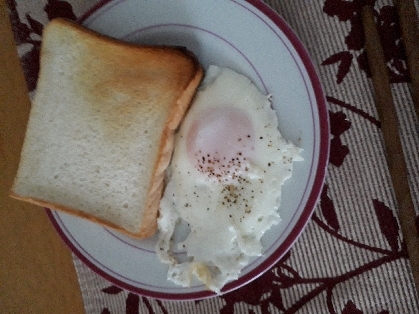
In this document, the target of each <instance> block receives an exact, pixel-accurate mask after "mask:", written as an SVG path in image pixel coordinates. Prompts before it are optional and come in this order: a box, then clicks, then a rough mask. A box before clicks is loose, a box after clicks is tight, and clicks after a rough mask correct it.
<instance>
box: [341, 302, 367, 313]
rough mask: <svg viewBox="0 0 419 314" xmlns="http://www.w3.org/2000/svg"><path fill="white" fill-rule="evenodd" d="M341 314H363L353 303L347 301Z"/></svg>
mask: <svg viewBox="0 0 419 314" xmlns="http://www.w3.org/2000/svg"><path fill="white" fill-rule="evenodd" d="M342 314H363V312H362V311H361V310H359V309H358V308H357V307H356V305H355V304H354V302H353V301H351V300H349V301H348V302H347V303H346V305H345V307H344V308H343V310H342Z"/></svg>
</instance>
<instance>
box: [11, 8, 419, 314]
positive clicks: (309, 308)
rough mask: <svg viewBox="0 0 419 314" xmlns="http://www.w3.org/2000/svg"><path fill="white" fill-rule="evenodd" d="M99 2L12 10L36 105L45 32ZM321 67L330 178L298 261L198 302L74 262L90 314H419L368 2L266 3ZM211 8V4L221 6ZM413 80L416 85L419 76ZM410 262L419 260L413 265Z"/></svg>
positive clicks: (392, 62)
mask: <svg viewBox="0 0 419 314" xmlns="http://www.w3.org/2000/svg"><path fill="white" fill-rule="evenodd" d="M98 3H99V1H97V0H88V1H81V0H69V1H61V0H43V1H29V0H7V5H8V8H9V14H10V20H11V23H12V27H13V31H14V35H15V40H16V45H17V50H18V53H19V56H20V59H21V64H22V68H23V70H24V73H25V77H26V81H27V85H28V88H29V90H30V93H31V95H32V94H33V92H34V90H35V88H36V80H37V73H38V70H39V48H40V43H41V39H42V28H43V25H44V24H46V23H47V22H48V20H51V19H53V18H55V17H66V18H70V19H73V20H77V19H78V18H80V17H81V16H83V15H84V14H85V13H86V12H87V11H89V10H90V9H92V8H94V7H95V6H97V4H98ZM266 3H267V4H268V5H269V6H271V7H272V8H273V9H274V10H275V11H276V12H278V13H279V14H280V15H281V16H282V18H283V19H284V20H285V21H286V22H287V23H288V24H289V25H290V26H291V27H292V28H293V29H294V31H295V32H296V34H297V35H298V37H299V38H300V39H301V41H302V42H303V44H304V45H305V47H306V48H307V51H308V53H309V55H310V56H311V58H312V61H313V63H314V64H315V66H316V68H317V71H318V74H319V77H320V79H321V82H322V84H323V88H324V92H325V95H326V101H327V105H328V109H329V115H330V127H331V150H330V159H329V166H328V173H327V177H326V181H325V185H324V188H323V190H322V193H321V195H320V199H319V202H318V205H317V207H316V209H315V212H314V214H313V216H312V218H311V220H310V222H309V223H308V225H307V227H306V229H305V231H304V232H303V234H302V235H301V236H300V238H299V239H298V240H297V242H296V243H295V245H294V246H293V247H292V248H291V250H290V251H289V252H288V253H287V254H286V255H285V256H284V257H283V258H282V259H281V260H280V261H279V262H278V263H277V264H276V265H275V266H274V267H273V268H272V269H270V270H269V271H267V272H266V273H265V274H263V275H262V276H261V277H259V278H257V279H256V280H254V281H253V282H251V283H250V284H248V285H246V286H245V287H242V288H240V289H238V290H236V291H233V292H230V293H227V294H225V295H222V296H218V297H214V298H210V299H206V300H198V301H182V302H175V301H164V300H157V299H152V298H148V297H144V296H140V295H137V294H135V293H132V292H130V291H126V290H123V289H121V288H119V287H117V286H116V285H114V284H112V283H110V282H108V281H107V280H105V279H103V278H102V277H100V276H99V275H97V274H96V273H94V272H93V271H92V270H90V269H89V268H88V267H87V266H85V265H84V264H83V262H82V261H81V260H80V259H78V258H77V257H76V256H73V258H74V265H75V268H76V270H77V274H78V279H79V283H80V289H81V291H82V294H83V300H84V305H85V310H86V313H101V314H107V313H156V314H157V313H222V314H226V313H249V314H250V313H331V314H334V313H342V314H361V313H374V314H389V313H419V297H418V294H417V289H416V288H415V285H414V282H413V276H412V269H411V267H410V264H409V256H408V254H407V250H406V246H405V241H404V238H403V235H402V233H401V229H400V225H399V220H398V217H397V205H396V202H395V197H394V192H393V188H392V184H391V179H390V174H389V170H388V167H387V164H386V160H385V150H384V144H383V138H382V133H381V129H380V126H381V125H380V121H379V118H378V115H377V112H376V109H375V105H374V96H373V89H372V84H371V81H370V72H369V66H368V62H367V58H366V53H365V50H364V42H365V40H364V35H363V29H362V22H361V17H360V11H361V7H362V5H363V3H364V1H361V0H269V1H266ZM369 3H371V4H373V5H374V8H375V14H376V18H377V24H378V26H379V32H380V36H381V40H382V43H383V46H384V50H385V57H386V61H387V66H388V71H389V75H390V80H391V83H392V91H393V96H394V100H395V104H396V106H397V110H398V118H399V121H400V125H401V133H402V145H403V149H404V154H405V157H406V161H407V167H408V171H409V178H408V180H409V184H410V188H411V191H412V195H413V198H414V206H415V211H416V217H412V219H415V221H416V226H417V227H418V228H419V215H418V213H419V199H418V195H419V121H418V118H417V117H416V116H415V112H414V107H413V103H412V99H411V96H410V92H409V81H410V78H409V74H408V71H407V66H406V56H405V53H404V49H403V44H402V42H401V40H400V38H401V31H400V27H399V22H398V19H397V12H396V9H395V7H394V6H393V4H392V2H391V1H387V0H377V1H374V0H372V1H369ZM214 5H216V1H214ZM417 75H419V74H418V73H417ZM410 258H419V257H418V256H413V257H412V256H411V257H410Z"/></svg>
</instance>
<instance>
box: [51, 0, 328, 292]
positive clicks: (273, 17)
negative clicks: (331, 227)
mask: <svg viewBox="0 0 419 314" xmlns="http://www.w3.org/2000/svg"><path fill="white" fill-rule="evenodd" d="M121 2H122V1H121V0H115V1H112V0H103V1H100V2H99V3H98V4H97V5H95V6H94V7H93V8H92V9H90V10H89V11H88V12H87V13H86V14H84V15H83V16H82V17H81V18H80V19H79V22H80V23H83V22H85V21H86V20H87V19H88V18H89V17H91V16H92V15H93V14H96V13H97V11H98V10H99V9H101V8H103V7H104V6H105V5H108V6H111V7H114V6H116V5H118V4H119V3H121ZM234 2H236V1H234ZM247 2H248V3H249V4H251V5H252V6H253V7H254V8H256V9H257V10H259V12H261V13H262V14H263V15H264V16H265V17H267V18H268V19H269V20H270V21H271V22H273V23H274V24H275V25H276V26H277V27H278V28H279V29H280V30H281V31H282V33H283V34H284V35H285V36H286V37H287V38H288V40H289V41H290V42H291V44H292V46H293V48H294V49H295V51H296V52H297V55H298V57H299V58H300V60H301V62H302V64H303V66H304V70H305V71H306V73H307V75H308V81H309V82H308V83H306V84H309V85H310V86H312V89H313V92H314V98H315V101H314V104H313V103H312V107H313V106H315V107H316V112H317V114H318V116H319V129H318V130H315V131H316V132H317V133H318V134H319V140H320V143H319V144H317V147H319V153H318V154H319V155H318V161H317V164H316V165H313V167H312V168H313V169H316V172H315V174H313V176H314V179H313V183H312V188H311V191H310V192H309V195H308V198H307V201H306V204H305V205H304V209H303V211H302V213H301V214H300V215H299V217H298V219H297V222H296V224H295V225H294V226H293V228H292V230H291V231H290V232H289V234H288V236H287V237H286V238H285V239H284V240H283V241H282V243H281V244H280V245H279V247H278V248H277V249H276V250H275V251H274V252H273V253H272V254H271V255H270V256H268V257H267V258H266V259H265V260H264V261H263V262H262V263H261V264H259V265H258V266H256V268H254V269H253V270H251V271H250V272H248V273H247V274H245V275H243V276H241V277H240V278H239V279H237V280H235V281H233V282H230V283H228V284H227V285H226V286H225V287H224V288H223V289H222V292H223V293H227V292H230V291H233V290H235V289H237V288H239V287H241V286H243V285H245V284H247V283H248V282H250V281H252V280H254V279H255V278H257V277H259V276H260V275H262V274H263V273H264V272H265V271H267V270H269V269H270V268H271V267H272V266H273V265H274V264H275V263H276V262H277V261H278V260H279V259H280V258H281V257H282V256H283V255H284V254H285V253H286V252H287V251H288V250H289V249H290V248H291V246H292V245H293V243H294V242H295V241H296V239H297V238H298V236H299V235H300V234H301V232H302V231H303V229H304V227H305V226H306V224H307V222H308V221H309V219H310V217H311V215H312V213H313V211H314V208H315V206H316V203H317V200H318V198H319V195H320V193H321V189H322V187H323V183H324V179H325V175H326V168H327V164H328V159H329V120H328V111H327V107H326V102H325V97H324V94H323V91H322V87H321V83H320V80H319V78H318V76H317V74H316V70H315V68H314V66H313V64H312V62H311V60H310V57H309V55H308V53H307V51H306V49H305V48H304V46H303V45H302V43H301V42H300V40H299V39H298V38H297V36H296V35H295V33H294V32H293V31H292V29H291V28H290V27H289V26H288V25H287V24H286V22H285V21H284V20H283V19H282V18H281V17H280V16H279V15H278V14H277V13H276V12H275V11H273V10H272V9H271V8H270V7H269V6H267V5H266V4H264V3H263V2H261V1H258V0H248V1H247ZM236 4H237V5H240V6H243V4H241V3H239V2H236ZM243 7H244V6H243ZM268 27H270V26H269V25H268ZM46 211H47V214H48V216H49V218H50V220H51V222H52V224H53V225H54V227H55V229H56V230H57V232H58V233H59V234H60V236H61V237H62V239H63V240H64V242H65V243H66V244H67V245H68V246H69V247H70V249H71V250H72V251H73V252H74V253H75V255H76V256H77V257H78V258H80V259H81V260H82V261H83V262H84V263H85V264H86V265H87V266H88V267H89V268H90V269H92V270H93V271H95V272H96V273H97V274H99V275H100V276H102V277H104V278H105V279H107V280H108V281H110V282H111V283H113V284H115V285H117V286H119V287H121V288H124V289H127V290H129V291H132V292H134V293H138V294H140V295H144V296H149V297H153V298H158V299H167V300H196V299H203V298H208V297H212V296H215V294H214V293H213V292H211V291H207V290H203V291H198V292H188V293H163V292H156V291H152V290H146V289H142V288H139V287H136V286H133V285H131V284H129V283H127V282H124V281H122V280H120V279H118V278H115V277H114V276H112V275H111V274H110V273H107V272H106V271H104V270H102V269H101V268H99V267H98V266H97V265H96V264H95V263H94V262H93V261H92V260H90V259H89V257H88V256H87V255H86V254H85V253H84V252H83V250H82V248H81V249H80V248H78V247H77V246H76V245H75V243H73V241H72V239H71V238H70V237H69V236H68V235H67V234H66V233H65V232H64V231H63V230H62V228H61V225H60V222H59V221H58V220H57V216H56V215H55V214H54V213H53V212H52V211H50V210H48V209H47V210H46Z"/></svg>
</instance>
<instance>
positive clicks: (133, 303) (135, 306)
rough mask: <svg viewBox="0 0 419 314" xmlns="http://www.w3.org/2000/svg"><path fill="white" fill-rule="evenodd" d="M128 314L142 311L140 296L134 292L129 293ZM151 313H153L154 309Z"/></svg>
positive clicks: (137, 313) (136, 313) (126, 311)
mask: <svg viewBox="0 0 419 314" xmlns="http://www.w3.org/2000/svg"><path fill="white" fill-rule="evenodd" d="M125 305H126V309H125V313H126V314H139V311H140V297H139V296H138V295H137V294H134V293H128V297H127V300H126V303H125ZM150 313H153V312H152V311H151V312H150Z"/></svg>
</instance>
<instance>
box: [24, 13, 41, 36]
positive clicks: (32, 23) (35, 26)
mask: <svg viewBox="0 0 419 314" xmlns="http://www.w3.org/2000/svg"><path fill="white" fill-rule="evenodd" d="M26 19H27V20H28V22H29V25H30V26H31V29H32V31H33V32H34V33H35V34H37V35H39V36H42V30H43V29H44V25H42V23H40V22H38V21H37V20H34V19H33V18H31V16H30V15H29V14H26Z"/></svg>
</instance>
